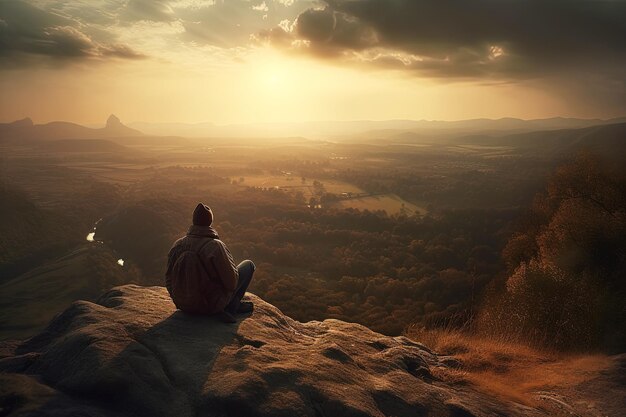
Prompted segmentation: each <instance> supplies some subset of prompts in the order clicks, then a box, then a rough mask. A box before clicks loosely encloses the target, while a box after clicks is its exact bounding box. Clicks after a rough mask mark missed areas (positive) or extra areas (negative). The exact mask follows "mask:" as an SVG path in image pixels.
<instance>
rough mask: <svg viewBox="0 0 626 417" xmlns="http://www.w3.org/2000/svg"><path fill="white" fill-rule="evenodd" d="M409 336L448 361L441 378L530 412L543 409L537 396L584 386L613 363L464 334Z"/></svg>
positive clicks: (417, 332)
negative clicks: (578, 385)
mask: <svg viewBox="0 0 626 417" xmlns="http://www.w3.org/2000/svg"><path fill="white" fill-rule="evenodd" d="M407 336H408V337H409V338H411V339H413V340H415V341H418V342H420V343H423V344H424V345H426V346H428V347H429V348H431V349H432V350H433V351H435V352H436V353H437V354H438V355H439V356H440V357H446V358H442V359H444V363H446V364H447V366H443V367H440V368H438V369H435V370H433V374H434V375H435V376H436V377H437V378H439V379H441V380H443V381H445V382H447V383H453V384H461V385H472V386H473V387H474V388H476V389H478V390H480V391H483V392H485V393H488V394H489V395H493V396H496V397H499V398H504V399H508V400H512V401H515V402H518V403H520V404H524V405H527V406H530V407H536V406H541V399H540V398H539V395H538V393H539V392H542V391H554V390H557V391H558V390H561V389H567V388H568V387H572V386H574V385H577V384H580V383H582V382H584V381H586V380H588V379H590V378H592V375H597V373H598V372H600V371H601V370H602V369H604V368H606V367H608V366H609V363H610V360H609V358H608V357H606V356H604V355H593V354H586V355H581V354H578V355H566V354H562V353H557V352H552V351H546V350H541V349H538V348H534V347H530V346H527V345H524V344H521V343H517V342H515V341H512V340H503V339H496V338H490V337H486V336H480V335H476V334H471V333H469V332H468V331H463V330H455V329H423V328H419V327H410V328H409V329H408V330H407ZM450 358H452V359H453V360H449V359H450Z"/></svg>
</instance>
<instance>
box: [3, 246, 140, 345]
mask: <svg viewBox="0 0 626 417" xmlns="http://www.w3.org/2000/svg"><path fill="white" fill-rule="evenodd" d="M128 282H137V281H136V276H135V275H134V269H133V268H132V267H129V266H128V265H127V266H126V267H124V268H122V267H121V266H120V265H118V264H117V257H116V256H115V254H114V253H113V252H112V251H111V250H110V249H108V248H107V247H106V246H104V245H99V244H98V245H93V244H92V245H89V244H87V243H85V244H83V245H81V246H78V247H76V248H75V249H74V250H72V251H69V253H66V254H65V255H63V256H61V257H59V258H57V259H55V260H53V261H50V262H47V263H45V264H43V265H41V266H38V267H36V268H33V269H31V270H29V271H28V272H26V273H23V274H21V275H18V276H16V277H15V278H13V279H11V280H9V281H7V282H2V283H0V340H4V339H9V338H24V337H29V336H32V335H33V334H34V333H35V332H38V331H40V330H41V329H43V328H44V327H45V326H46V324H47V323H48V322H49V321H50V319H51V318H52V317H54V316H55V315H56V314H58V313H60V312H62V311H63V310H64V309H66V308H67V306H69V305H70V304H71V303H72V302H73V301H75V300H79V299H80V300H95V299H96V298H97V297H98V296H99V295H100V294H102V292H104V291H105V290H106V289H108V288H111V287H112V286H115V285H120V284H124V283H128Z"/></svg>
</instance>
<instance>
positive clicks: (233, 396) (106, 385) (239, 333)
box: [0, 285, 543, 417]
mask: <svg viewBox="0 0 626 417" xmlns="http://www.w3.org/2000/svg"><path fill="white" fill-rule="evenodd" d="M246 298H247V299H248V300H250V301H253V302H254V304H255V310H254V313H253V314H251V315H249V316H243V317H241V318H240V320H239V321H238V322H237V323H236V324H233V325H226V324H223V323H221V322H218V321H217V320H215V319H213V318H208V317H194V316H188V315H186V314H184V313H182V312H180V311H177V310H176V309H175V307H174V305H173V304H172V302H171V300H170V298H169V296H168V294H167V291H166V290H165V288H162V287H139V286H136V285H125V286H121V287H117V288H114V289H112V290H110V291H108V292H107V293H105V294H104V295H103V296H101V297H100V299H99V300H98V301H97V302H96V303H90V302H85V301H77V302H75V303H73V304H72V306H71V307H70V308H68V309H67V310H66V311H65V312H63V313H62V314H60V315H58V316H57V317H55V318H54V319H53V320H52V322H51V323H50V324H49V325H48V327H47V328H46V329H45V330H44V331H42V332H41V333H40V334H39V335H37V336H35V337H33V338H31V339H28V340H26V341H24V342H2V343H0V357H1V358H2V359H0V407H1V408H0V415H3V416H4V415H11V416H22V415H37V416H55V415H81V416H152V417H158V416H180V417H184V416H224V417H225V416H289V417H293V416H311V417H321V416H344V417H349V416H418V415H419V416H494V415H541V414H543V413H542V412H541V411H540V410H537V409H534V408H530V407H527V406H523V405H521V404H518V403H515V402H512V401H504V400H499V399H496V398H493V397H490V396H487V395H485V394H484V393H481V392H478V391H476V390H474V389H473V388H472V387H471V386H468V385H466V384H452V383H449V382H443V381H441V380H439V379H438V378H437V377H436V376H435V375H436V374H437V373H436V372H433V371H435V370H436V369H438V368H447V367H449V366H455V363H454V360H453V359H451V358H449V357H441V356H438V355H437V354H435V353H433V352H432V351H430V350H429V349H428V348H427V347H425V346H423V345H421V344H419V343H416V342H413V341H411V340H409V339H407V338H405V337H388V336H383V335H381V334H378V333H375V332H373V331H371V330H369V329H368V328H366V327H363V326H361V325H358V324H353V323H346V322H342V321H338V320H325V321H323V322H318V321H313V322H308V323H300V322H297V321H294V320H292V319H290V318H289V317H286V316H285V315H283V314H282V313H281V312H280V311H279V310H278V309H277V308H275V307H274V306H272V305H270V304H268V303H266V302H264V301H263V300H261V299H260V298H258V297H256V296H254V295H252V294H247V296H246Z"/></svg>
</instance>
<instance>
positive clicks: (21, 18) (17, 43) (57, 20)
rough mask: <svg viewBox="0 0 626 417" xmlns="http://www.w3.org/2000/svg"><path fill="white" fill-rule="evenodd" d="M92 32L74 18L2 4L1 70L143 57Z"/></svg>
mask: <svg viewBox="0 0 626 417" xmlns="http://www.w3.org/2000/svg"><path fill="white" fill-rule="evenodd" d="M90 32H92V30H91V28H90V27H89V26H88V25H84V24H82V23H81V22H79V21H78V20H74V19H72V18H71V17H67V16H63V15H60V14H56V13H53V12H49V11H45V10H42V9H39V8H37V7H34V6H32V5H30V4H28V3H26V2H22V1H19V0H0V67H4V68H7V67H9V68H11V67H23V66H27V65H34V64H38V63H40V62H41V59H42V58H43V59H49V60H50V61H49V62H52V63H62V62H68V61H72V60H82V59H105V58H111V57H116V58H124V59H137V58H143V55H142V54H141V53H139V52H136V51H135V50H133V48H131V47H130V46H128V45H123V44H119V43H116V42H115V41H114V39H111V37H109V36H107V37H108V38H109V39H103V40H101V39H98V38H99V37H102V33H99V34H98V35H99V36H94V35H93V34H92V33H90Z"/></svg>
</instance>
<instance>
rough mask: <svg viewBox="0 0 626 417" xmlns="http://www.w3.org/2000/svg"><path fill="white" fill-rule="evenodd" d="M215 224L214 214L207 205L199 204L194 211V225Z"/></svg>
mask: <svg viewBox="0 0 626 417" xmlns="http://www.w3.org/2000/svg"><path fill="white" fill-rule="evenodd" d="M211 223H213V212H212V211H211V209H210V208H209V206H207V205H206V204H202V203H198V205H197V206H196V209H195V210H194V211H193V224H194V225H196V226H210V225H211Z"/></svg>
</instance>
